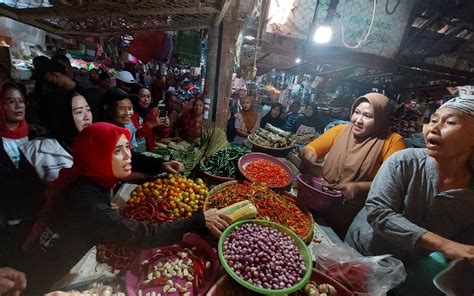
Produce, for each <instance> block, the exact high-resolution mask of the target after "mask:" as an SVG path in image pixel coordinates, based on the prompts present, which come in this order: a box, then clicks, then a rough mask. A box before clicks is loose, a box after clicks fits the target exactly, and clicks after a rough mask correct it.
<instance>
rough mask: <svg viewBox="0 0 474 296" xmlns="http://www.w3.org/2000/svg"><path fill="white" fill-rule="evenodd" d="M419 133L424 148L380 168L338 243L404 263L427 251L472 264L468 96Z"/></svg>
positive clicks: (472, 102)
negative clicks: (344, 239) (366, 196)
mask: <svg viewBox="0 0 474 296" xmlns="http://www.w3.org/2000/svg"><path fill="white" fill-rule="evenodd" d="M423 134H424V138H425V142H426V146H427V148H426V149H424V148H419V149H405V150H402V151H399V152H397V153H395V154H393V155H392V156H391V157H390V158H389V159H387V160H386V161H385V162H384V163H383V165H382V167H381V168H380V170H379V171H378V173H377V175H376V177H375V179H374V181H373V183H372V186H371V189H370V192H369V196H368V198H367V201H366V204H365V208H363V209H362V210H361V211H360V212H359V214H358V215H357V217H356V218H355V219H354V221H353V223H352V225H351V227H350V228H349V231H348V234H347V236H346V242H347V243H348V244H349V245H351V246H352V247H354V248H356V249H357V250H358V251H359V252H360V253H362V254H364V255H378V254H387V253H388V254H393V255H394V256H396V257H398V258H399V259H401V260H402V261H403V262H404V264H406V265H407V264H408V265H410V264H411V263H413V262H416V261H417V260H420V259H421V258H424V257H426V255H428V254H429V253H430V252H433V251H438V252H441V253H442V254H443V255H444V256H445V257H447V258H449V259H457V258H467V260H469V261H470V262H471V263H472V264H474V169H473V166H472V157H473V155H474V154H473V152H474V96H459V97H456V98H454V99H451V100H449V101H448V102H446V103H445V104H443V105H442V106H441V107H440V108H439V109H438V110H437V111H436V112H435V113H433V115H432V116H431V120H430V122H429V123H428V124H426V125H425V126H424V128H423ZM410 276H412V277H416V276H417V275H416V274H410V271H409V270H408V277H409V278H410ZM426 295H428V294H426Z"/></svg>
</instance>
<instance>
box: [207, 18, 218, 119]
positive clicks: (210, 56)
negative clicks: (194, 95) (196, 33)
mask: <svg viewBox="0 0 474 296" xmlns="http://www.w3.org/2000/svg"><path fill="white" fill-rule="evenodd" d="M218 44H219V26H218V27H211V28H209V29H208V30H207V60H206V89H205V90H206V97H207V98H209V100H210V103H209V118H213V114H214V108H213V106H214V105H215V104H216V93H217V89H216V74H217V73H216V72H217V57H218V54H217V53H218Z"/></svg>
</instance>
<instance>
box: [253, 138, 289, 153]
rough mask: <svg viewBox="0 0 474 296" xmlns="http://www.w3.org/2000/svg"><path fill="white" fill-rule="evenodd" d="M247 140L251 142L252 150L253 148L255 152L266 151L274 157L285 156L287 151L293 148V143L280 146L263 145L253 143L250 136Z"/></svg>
mask: <svg viewBox="0 0 474 296" xmlns="http://www.w3.org/2000/svg"><path fill="white" fill-rule="evenodd" d="M248 141H249V142H250V144H252V148H253V149H252V150H255V151H256V152H263V153H267V154H270V155H272V156H276V157H286V156H287V155H288V153H290V151H291V150H292V149H293V148H294V145H291V146H286V147H282V148H274V147H268V146H263V145H260V144H257V143H255V142H254V141H252V140H251V139H250V138H248Z"/></svg>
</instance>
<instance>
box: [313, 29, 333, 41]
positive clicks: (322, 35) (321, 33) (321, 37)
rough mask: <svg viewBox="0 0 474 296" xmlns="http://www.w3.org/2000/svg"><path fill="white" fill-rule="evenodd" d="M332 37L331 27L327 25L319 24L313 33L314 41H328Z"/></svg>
mask: <svg viewBox="0 0 474 296" xmlns="http://www.w3.org/2000/svg"><path fill="white" fill-rule="evenodd" d="M331 37H332V29H331V27H329V26H327V25H322V26H319V27H318V28H317V29H316V32H315V33H314V42H316V43H328V42H329V41H330V40H331Z"/></svg>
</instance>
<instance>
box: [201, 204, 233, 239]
mask: <svg viewBox="0 0 474 296" xmlns="http://www.w3.org/2000/svg"><path fill="white" fill-rule="evenodd" d="M204 218H205V220H206V227H207V229H209V231H210V232H211V233H212V234H213V235H214V236H215V237H219V236H220V235H221V234H222V231H223V230H224V229H226V228H227V227H228V226H229V223H230V222H232V219H231V218H230V217H228V216H226V215H224V214H222V213H220V212H219V211H218V210H217V209H210V210H207V211H205V212H204Z"/></svg>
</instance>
